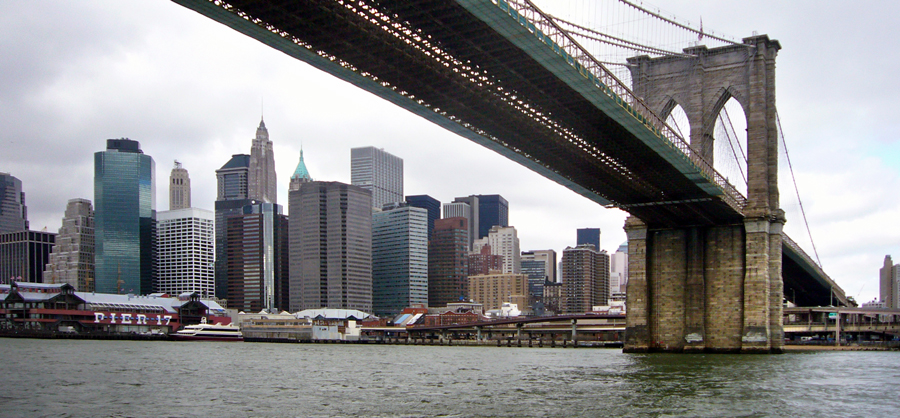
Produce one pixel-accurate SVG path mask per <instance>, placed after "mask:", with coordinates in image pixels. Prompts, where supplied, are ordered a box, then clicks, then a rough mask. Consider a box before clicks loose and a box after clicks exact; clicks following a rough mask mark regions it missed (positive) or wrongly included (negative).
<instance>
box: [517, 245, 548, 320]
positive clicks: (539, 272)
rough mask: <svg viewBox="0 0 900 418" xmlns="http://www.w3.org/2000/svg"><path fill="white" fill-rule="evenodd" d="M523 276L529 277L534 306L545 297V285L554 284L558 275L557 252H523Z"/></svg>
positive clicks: (529, 290) (529, 292)
mask: <svg viewBox="0 0 900 418" xmlns="http://www.w3.org/2000/svg"><path fill="white" fill-rule="evenodd" d="M521 263H522V274H525V275H528V294H529V296H530V297H531V300H530V303H531V304H532V306H534V304H535V303H536V302H540V301H541V300H542V299H543V296H544V283H545V282H547V281H550V282H553V281H554V280H555V276H556V275H555V274H554V273H556V251H553V250H536V251H522V257H521Z"/></svg>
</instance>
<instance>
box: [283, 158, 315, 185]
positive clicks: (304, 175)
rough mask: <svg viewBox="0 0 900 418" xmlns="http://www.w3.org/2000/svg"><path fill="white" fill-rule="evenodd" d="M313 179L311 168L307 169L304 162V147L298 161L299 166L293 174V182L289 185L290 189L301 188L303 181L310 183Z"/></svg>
mask: <svg viewBox="0 0 900 418" xmlns="http://www.w3.org/2000/svg"><path fill="white" fill-rule="evenodd" d="M311 181H312V177H310V175H309V170H307V169H306V163H305V162H303V149H302V148H301V149H300V162H298V163H297V168H295V169H294V174H292V175H291V184H290V186H289V187H288V190H289V191H293V190H300V184H301V183H308V182H311Z"/></svg>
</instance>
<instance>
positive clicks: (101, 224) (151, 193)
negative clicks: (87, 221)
mask: <svg viewBox="0 0 900 418" xmlns="http://www.w3.org/2000/svg"><path fill="white" fill-rule="evenodd" d="M155 171H156V170H155V165H154V162H153V158H151V157H150V156H149V155H145V154H144V152H143V151H141V146H140V143H139V142H138V141H132V140H130V139H125V138H123V139H110V140H107V141H106V151H100V152H97V153H95V154H94V205H95V206H94V235H95V239H96V247H95V256H94V257H95V267H94V269H95V274H96V278H95V290H96V291H97V292H98V293H134V294H149V293H152V292H153V291H154V288H153V286H154V284H155V281H156V274H155V271H154V268H155V258H156V177H155V174H154V173H155Z"/></svg>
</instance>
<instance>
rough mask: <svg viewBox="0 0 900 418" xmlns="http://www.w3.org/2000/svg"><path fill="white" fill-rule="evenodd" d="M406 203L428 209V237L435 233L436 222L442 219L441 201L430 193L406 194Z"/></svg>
mask: <svg viewBox="0 0 900 418" xmlns="http://www.w3.org/2000/svg"><path fill="white" fill-rule="evenodd" d="M406 203H408V204H409V205H410V206H413V207H417V208H422V209H425V210H427V211H428V239H431V235H432V234H434V222H435V221H437V220H438V219H441V202H439V201H438V200H437V199H435V198H433V197H431V196H428V195H425V194H423V195H417V196H406Z"/></svg>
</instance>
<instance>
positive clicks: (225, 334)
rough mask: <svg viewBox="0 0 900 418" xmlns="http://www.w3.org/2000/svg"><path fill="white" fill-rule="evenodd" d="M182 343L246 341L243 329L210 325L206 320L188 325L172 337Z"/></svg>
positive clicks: (230, 325) (232, 325)
mask: <svg viewBox="0 0 900 418" xmlns="http://www.w3.org/2000/svg"><path fill="white" fill-rule="evenodd" d="M171 337H172V339H174V340H181V341H244V336H243V335H242V334H241V329H240V328H238V327H236V326H235V325H234V324H228V325H221V324H208V323H206V318H203V321H202V322H201V323H199V324H197V325H187V326H185V327H184V329H180V330H178V331H177V332H176V333H174V334H172V335H171Z"/></svg>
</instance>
